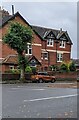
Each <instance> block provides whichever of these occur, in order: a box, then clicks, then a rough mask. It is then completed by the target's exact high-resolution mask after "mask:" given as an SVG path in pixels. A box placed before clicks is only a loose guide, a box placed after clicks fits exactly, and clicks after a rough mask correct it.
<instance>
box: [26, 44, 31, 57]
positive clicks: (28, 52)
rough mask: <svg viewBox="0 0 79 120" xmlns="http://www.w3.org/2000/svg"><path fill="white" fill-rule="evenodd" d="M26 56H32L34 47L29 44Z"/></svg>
mask: <svg viewBox="0 0 79 120" xmlns="http://www.w3.org/2000/svg"><path fill="white" fill-rule="evenodd" d="M26 54H27V55H32V45H31V44H30V43H28V45H27V50H26Z"/></svg>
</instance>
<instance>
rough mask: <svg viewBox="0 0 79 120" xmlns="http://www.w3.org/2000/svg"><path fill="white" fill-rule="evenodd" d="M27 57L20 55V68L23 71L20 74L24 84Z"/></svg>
mask: <svg viewBox="0 0 79 120" xmlns="http://www.w3.org/2000/svg"><path fill="white" fill-rule="evenodd" d="M24 58H25V56H24V55H22V54H18V59H19V66H20V70H21V73H20V80H21V81H22V82H24V81H25V66H24V65H25V59H24Z"/></svg>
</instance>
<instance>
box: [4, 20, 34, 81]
mask: <svg viewBox="0 0 79 120" xmlns="http://www.w3.org/2000/svg"><path fill="white" fill-rule="evenodd" d="M32 34H33V32H32V30H31V29H30V28H29V27H26V26H23V25H22V24H20V23H18V22H11V24H10V27H9V29H8V32H7V34H6V35H5V36H4V37H3V42H4V43H6V44H8V45H9V46H10V47H11V48H12V49H14V50H16V51H17V53H18V58H19V65H20V68H21V79H24V71H25V64H26V59H25V55H24V52H25V51H26V49H27V43H28V42H29V43H31V42H32V38H33V37H32Z"/></svg>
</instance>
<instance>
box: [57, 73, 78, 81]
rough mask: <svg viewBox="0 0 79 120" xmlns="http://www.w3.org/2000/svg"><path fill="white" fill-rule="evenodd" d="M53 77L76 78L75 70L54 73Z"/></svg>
mask: <svg viewBox="0 0 79 120" xmlns="http://www.w3.org/2000/svg"><path fill="white" fill-rule="evenodd" d="M55 77H56V78H59V79H63V78H65V79H66V78H71V79H76V78H77V72H69V73H58V72H57V73H55Z"/></svg>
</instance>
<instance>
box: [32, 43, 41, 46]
mask: <svg viewBox="0 0 79 120" xmlns="http://www.w3.org/2000/svg"><path fill="white" fill-rule="evenodd" d="M32 45H34V46H42V45H41V44H36V43H33V44H32Z"/></svg>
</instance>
